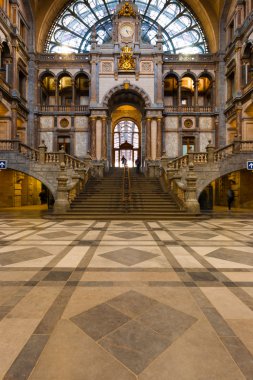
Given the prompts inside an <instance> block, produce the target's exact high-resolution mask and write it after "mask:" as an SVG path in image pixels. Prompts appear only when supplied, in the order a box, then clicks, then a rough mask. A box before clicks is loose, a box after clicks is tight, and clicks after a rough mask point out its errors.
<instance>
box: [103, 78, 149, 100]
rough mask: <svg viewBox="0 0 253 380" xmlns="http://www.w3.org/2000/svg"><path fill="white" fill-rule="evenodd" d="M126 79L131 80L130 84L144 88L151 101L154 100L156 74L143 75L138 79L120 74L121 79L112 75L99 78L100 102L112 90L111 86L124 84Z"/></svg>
mask: <svg viewBox="0 0 253 380" xmlns="http://www.w3.org/2000/svg"><path fill="white" fill-rule="evenodd" d="M126 80H128V81H129V82H130V85H135V86H137V87H139V88H141V89H143V90H144V91H145V92H146V93H147V94H148V95H149V98H150V100H151V102H154V76H153V75H149V76H144V75H143V76H141V77H140V78H139V80H138V81H136V79H135V78H133V77H132V76H131V78H130V77H129V76H127V75H126V76H120V79H118V80H115V79H114V77H113V76H112V75H108V77H105V76H104V74H103V77H100V78H99V102H102V101H103V98H104V96H105V95H106V94H107V92H108V91H110V89H111V88H113V87H115V86H119V85H122V84H123V83H124V82H125V81H126Z"/></svg>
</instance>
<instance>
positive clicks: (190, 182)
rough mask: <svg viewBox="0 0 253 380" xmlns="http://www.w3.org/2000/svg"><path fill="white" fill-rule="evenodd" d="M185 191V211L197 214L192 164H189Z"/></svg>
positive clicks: (194, 177)
mask: <svg viewBox="0 0 253 380" xmlns="http://www.w3.org/2000/svg"><path fill="white" fill-rule="evenodd" d="M186 183H187V187H186V191H185V207H186V211H187V212H188V213H191V214H199V213H200V207H199V202H198V200H197V188H196V183H197V176H196V174H195V173H194V164H193V163H191V164H189V173H188V174H187V177H186Z"/></svg>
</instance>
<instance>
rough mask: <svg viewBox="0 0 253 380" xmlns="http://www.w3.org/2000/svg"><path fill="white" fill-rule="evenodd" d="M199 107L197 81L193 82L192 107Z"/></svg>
mask: <svg viewBox="0 0 253 380" xmlns="http://www.w3.org/2000/svg"><path fill="white" fill-rule="evenodd" d="M198 105H199V81H198V79H196V80H195V82H194V107H198Z"/></svg>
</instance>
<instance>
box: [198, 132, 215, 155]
mask: <svg viewBox="0 0 253 380" xmlns="http://www.w3.org/2000/svg"><path fill="white" fill-rule="evenodd" d="M212 137H213V136H212V133H205V132H203V133H200V134H199V149H200V152H205V151H206V147H207V145H208V144H209V142H208V140H211V141H212Z"/></svg>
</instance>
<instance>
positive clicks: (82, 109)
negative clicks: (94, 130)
mask: <svg viewBox="0 0 253 380" xmlns="http://www.w3.org/2000/svg"><path fill="white" fill-rule="evenodd" d="M38 109H39V112H41V113H55V112H59V113H88V112H89V106H87V105H85V106H58V105H50V106H48V105H42V106H39V107H38Z"/></svg>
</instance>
